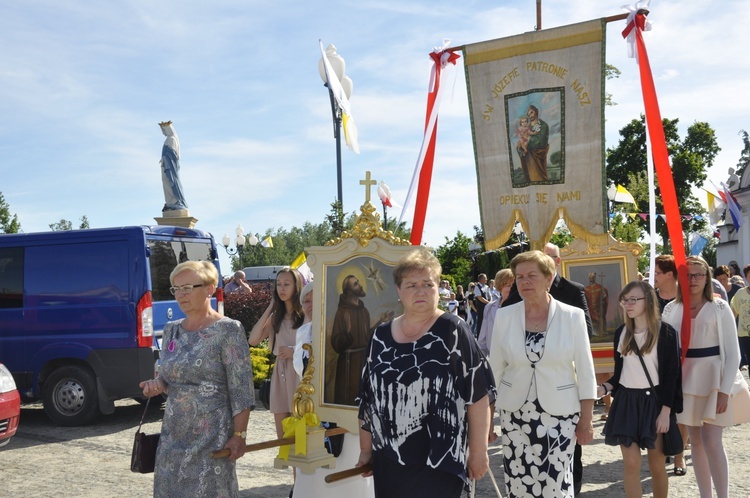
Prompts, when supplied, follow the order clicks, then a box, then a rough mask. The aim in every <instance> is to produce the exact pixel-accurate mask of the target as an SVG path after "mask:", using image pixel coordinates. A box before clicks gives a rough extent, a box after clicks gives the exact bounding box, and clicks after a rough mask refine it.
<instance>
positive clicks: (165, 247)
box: [148, 239, 213, 302]
mask: <svg viewBox="0 0 750 498" xmlns="http://www.w3.org/2000/svg"><path fill="white" fill-rule="evenodd" d="M148 246H149V248H151V256H150V257H149V266H150V267H151V298H152V299H153V301H154V302H156V301H173V300H174V296H173V295H172V294H170V292H169V287H170V285H171V284H170V283H169V274H170V273H172V270H174V267H175V266H177V265H178V264H179V263H184V262H185V261H213V258H212V257H211V243H210V241H208V240H205V241H196V242H189V241H178V240H152V239H149V241H148Z"/></svg>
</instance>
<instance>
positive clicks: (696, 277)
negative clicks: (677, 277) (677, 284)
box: [687, 273, 706, 280]
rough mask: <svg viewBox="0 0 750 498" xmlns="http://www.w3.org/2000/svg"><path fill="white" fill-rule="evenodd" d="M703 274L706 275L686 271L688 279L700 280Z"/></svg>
mask: <svg viewBox="0 0 750 498" xmlns="http://www.w3.org/2000/svg"><path fill="white" fill-rule="evenodd" d="M705 276H706V274H705V273H688V274H687V278H688V280H700V279H702V278H703V277H705Z"/></svg>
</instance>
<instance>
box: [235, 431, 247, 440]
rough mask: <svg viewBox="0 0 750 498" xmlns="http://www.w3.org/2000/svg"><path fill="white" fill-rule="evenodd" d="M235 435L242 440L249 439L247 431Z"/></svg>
mask: <svg viewBox="0 0 750 498" xmlns="http://www.w3.org/2000/svg"><path fill="white" fill-rule="evenodd" d="M233 435H234V436H239V437H241V438H242V439H247V431H242V432H235V433H234V434H233Z"/></svg>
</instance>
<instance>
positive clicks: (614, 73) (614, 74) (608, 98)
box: [604, 64, 621, 106]
mask: <svg viewBox="0 0 750 498" xmlns="http://www.w3.org/2000/svg"><path fill="white" fill-rule="evenodd" d="M620 74H621V73H620V70H619V69H617V68H616V67H615V66H613V65H612V64H605V65H604V77H605V78H606V79H608V80H611V79H614V78H619V77H620ZM604 105H606V106H615V105H617V102H615V101H614V100H612V94H611V93H609V92H606V93H605V94H604Z"/></svg>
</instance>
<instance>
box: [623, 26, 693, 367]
mask: <svg viewBox="0 0 750 498" xmlns="http://www.w3.org/2000/svg"><path fill="white" fill-rule="evenodd" d="M645 25H646V16H645V15H643V14H641V13H638V14H636V16H635V22H631V23H629V24H628V26H627V27H626V28H625V31H623V36H624V37H625V36H627V33H629V32H630V30H632V29H633V26H634V27H636V28H637V29H636V30H635V40H636V46H637V49H638V68H639V71H640V75H641V89H642V90H643V104H644V107H645V109H646V128H647V129H648V136H649V138H650V139H651V149H652V150H651V153H652V154H653V157H654V166H655V169H656V176H657V178H658V180H659V187H660V188H661V197H662V203H663V204H664V213H665V215H666V218H667V219H666V222H667V233H668V234H669V241H670V243H671V244H672V253H673V255H674V262H675V265H676V266H677V280H678V281H679V283H680V291H681V293H682V302H683V303H689V302H690V298H689V295H688V278H687V265H686V263H685V246H684V242H683V233H682V222H681V220H682V217H681V216H680V208H679V204H678V203H677V192H676V191H675V188H674V179H673V177H672V168H671V166H670V165H669V152H668V151H667V141H666V139H665V138H664V127H663V126H662V121H661V112H660V111H659V101H658V99H657V98H656V87H655V86H654V77H653V75H652V74H651V65H650V64H649V62H648V53H647V52H646V43H645V42H644V40H643V33H642V31H643V27H644V26H645ZM680 339H681V340H680V343H681V345H682V359H683V360H684V359H685V354H686V353H687V350H688V347H689V346H690V312H689V310H688V306H683V309H682V328H681V330H680Z"/></svg>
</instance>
